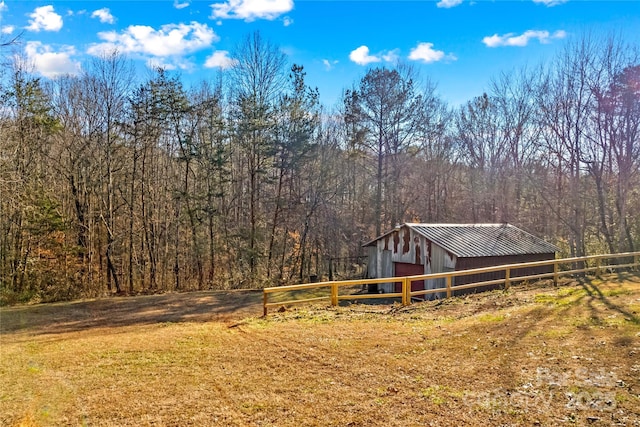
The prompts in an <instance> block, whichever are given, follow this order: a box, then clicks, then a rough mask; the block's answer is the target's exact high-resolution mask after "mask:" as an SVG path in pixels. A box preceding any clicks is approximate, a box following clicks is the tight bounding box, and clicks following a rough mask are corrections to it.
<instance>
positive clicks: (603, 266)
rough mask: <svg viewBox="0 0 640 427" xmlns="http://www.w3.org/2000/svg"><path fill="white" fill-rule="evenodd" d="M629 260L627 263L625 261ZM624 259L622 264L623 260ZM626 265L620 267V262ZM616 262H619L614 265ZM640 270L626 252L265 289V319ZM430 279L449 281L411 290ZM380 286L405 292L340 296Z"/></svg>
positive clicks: (638, 255)
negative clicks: (294, 307) (299, 294)
mask: <svg viewBox="0 0 640 427" xmlns="http://www.w3.org/2000/svg"><path fill="white" fill-rule="evenodd" d="M625 258H626V259H625ZM621 259H622V260H621ZM620 260H621V262H622V263H617V261H620ZM612 261H615V262H612ZM551 265H552V266H553V271H552V272H548V273H542V274H534V275H528V276H512V275H511V272H512V271H513V270H517V269H522V268H527V267H542V266H551ZM639 266H640V252H626V253H619V254H606V255H591V256H584V257H576V258H563V259H554V260H546V261H534V262H525V263H521V264H508V265H499V266H494V267H484V268H475V269H472V270H462V271H449V272H446V273H432V274H422V275H417V276H406V277H383V278H378V279H361V280H343V281H330V282H318V283H306V284H301V285H291V286H278V287H272V288H264V289H263V309H264V315H265V316H266V315H267V313H268V310H269V308H272V307H278V306H283V305H290V304H300V303H308V302H317V301H328V302H330V303H331V305H332V306H336V305H338V303H339V301H342V300H359V299H376V298H380V299H382V298H384V299H388V298H400V299H401V300H402V305H409V304H411V299H412V297H418V296H423V295H429V294H439V293H446V296H447V298H449V297H451V296H452V295H453V292H454V291H458V290H463V289H471V288H476V289H477V288H482V287H486V286H495V285H503V286H504V288H505V289H508V288H509V286H510V285H511V283H512V282H515V281H525V280H532V279H543V278H551V277H553V280H554V283H556V284H557V282H558V278H559V277H560V276H567V275H573V274H578V273H587V272H595V275H596V277H597V276H599V275H600V273H601V272H603V271H605V270H609V271H614V270H618V269H621V268H632V267H636V268H638V267H639ZM497 271H504V278H503V279H497V280H489V281H485V282H477V283H468V284H464V285H454V284H453V283H454V278H455V277H461V276H469V275H473V274H480V273H491V272H497ZM429 279H445V284H446V285H445V286H444V287H441V288H436V289H424V290H417V291H412V290H411V282H414V281H417V280H429ZM378 283H401V284H402V288H401V289H402V290H401V292H390V293H383V294H373V293H364V294H362V293H360V294H342V295H341V294H340V289H341V288H346V287H351V288H353V287H354V286H358V285H361V286H363V287H364V286H365V285H373V284H378ZM323 288H324V289H325V290H328V291H329V294H328V295H326V296H324V295H323V296H320V297H314V298H305V299H297V300H296V299H294V300H287V301H278V302H269V295H270V294H274V293H278V292H291V291H300V290H311V289H323Z"/></svg>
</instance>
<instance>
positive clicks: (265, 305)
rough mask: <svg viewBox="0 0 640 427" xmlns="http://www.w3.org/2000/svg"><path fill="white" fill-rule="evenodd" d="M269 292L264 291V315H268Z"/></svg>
mask: <svg viewBox="0 0 640 427" xmlns="http://www.w3.org/2000/svg"><path fill="white" fill-rule="evenodd" d="M268 297H269V294H267V293H266V292H265V291H264V290H263V291H262V315H263V316H266V315H267V302H268Z"/></svg>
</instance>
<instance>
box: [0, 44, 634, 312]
mask: <svg viewBox="0 0 640 427" xmlns="http://www.w3.org/2000/svg"><path fill="white" fill-rule="evenodd" d="M4 50H5V51H8V49H4ZM638 53H639V51H638V46H629V45H628V44H626V43H625V42H624V40H620V39H619V38H616V37H615V36H609V37H606V38H601V39H598V38H594V37H590V36H588V35H585V36H582V37H580V38H578V39H575V40H573V41H571V42H568V43H566V45H565V46H563V49H562V50H561V53H559V54H558V55H557V56H555V57H553V58H549V59H548V61H547V62H545V63H543V64H537V65H532V66H530V67H528V68H521V69H515V70H504V71H503V72H502V73H500V74H499V75H496V76H495V77H494V78H493V79H492V81H491V83H490V85H489V86H488V88H487V91H486V92H485V93H482V94H477V96H474V97H470V99H469V101H467V102H466V103H464V105H460V106H450V105H448V104H447V102H445V101H444V99H443V97H442V95H441V94H439V93H438V90H437V82H433V81H431V80H430V79H429V77H428V76H424V75H420V74H419V73H418V72H417V71H416V69H415V68H413V67H412V66H411V65H408V64H403V63H398V64H397V65H395V66H393V67H374V68H370V69H368V70H367V71H366V72H365V73H364V75H363V76H362V78H361V79H359V80H358V81H354V82H344V85H345V86H344V87H345V89H344V91H343V95H342V99H341V102H340V103H338V105H337V106H334V107H332V108H328V107H327V106H324V105H322V104H321V102H320V98H319V97H320V94H319V93H318V90H317V89H315V88H314V86H313V82H309V81H307V79H306V75H305V71H304V66H303V65H302V64H290V63H288V61H287V57H286V55H285V54H284V53H282V51H281V50H280V48H279V47H278V46H276V45H273V44H272V43H271V42H270V41H269V40H268V39H266V38H265V37H264V36H263V35H261V34H260V33H252V34H248V35H247V36H246V38H245V39H244V40H241V41H239V43H238V45H237V48H236V50H235V52H233V53H232V57H233V58H234V59H235V65H234V66H233V67H232V68H231V69H229V70H226V71H223V72H219V73H217V74H215V75H214V74H212V76H211V79H210V80H209V81H202V82H201V83H200V84H196V85H193V86H190V87H186V86H185V85H184V84H183V83H182V81H181V79H180V76H179V75H178V74H172V73H171V72H169V71H167V70H163V69H157V70H154V71H153V72H152V73H146V74H145V75H139V73H138V74H136V72H135V71H134V68H133V66H132V64H131V61H130V60H129V59H128V58H127V57H126V56H124V55H121V54H119V53H118V52H112V53H110V54H105V55H103V56H101V57H96V58H95V59H94V60H93V61H92V62H91V63H89V64H86V65H85V66H84V69H83V72H82V74H81V75H80V76H75V77H72V76H66V77H59V78H56V79H54V80H48V79H43V78H40V77H38V76H37V75H36V74H35V73H34V72H33V70H32V69H31V68H30V67H29V64H26V63H24V61H21V60H20V58H19V57H17V56H15V57H14V56H11V55H4V56H3V58H1V60H2V69H1V70H0V82H1V83H0V84H1V86H0V99H1V104H0V105H1V108H0V304H9V303H16V302H29V301H56V300H67V299H74V298H79V297H93V296H101V295H107V294H139V293H154V292H164V291H186V290H205V289H235V288H260V287H263V286H273V285H279V284H287V283H297V282H305V281H308V280H309V279H310V277H314V278H315V277H318V278H325V279H326V278H327V277H328V274H329V268H330V266H331V267H332V268H334V269H335V268H337V267H336V266H337V265H343V266H345V268H346V269H348V267H349V264H350V263H354V262H357V260H358V257H360V256H361V255H362V254H363V249H362V244H364V243H366V242H367V241H369V240H371V239H373V238H374V237H376V236H377V235H380V234H381V233H384V232H385V231H387V230H389V229H390V228H391V227H393V226H395V225H396V224H398V223H403V222H429V223H486V222H491V223H503V222H508V223H511V224H514V225H516V226H518V227H521V228H523V229H525V230H527V231H528V232H530V233H532V234H535V235H537V236H539V237H542V238H545V239H547V240H548V241H549V242H551V243H554V244H556V245H557V246H558V247H559V248H561V253H560V254H559V255H560V256H581V255H586V254H596V253H615V252H625V251H633V250H637V248H638V246H640V194H639V192H640V61H639V56H638ZM472 95H475V94H472Z"/></svg>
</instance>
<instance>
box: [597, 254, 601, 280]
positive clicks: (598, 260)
mask: <svg viewBox="0 0 640 427" xmlns="http://www.w3.org/2000/svg"><path fill="white" fill-rule="evenodd" d="M596 278H598V279H599V278H600V257H598V258H596Z"/></svg>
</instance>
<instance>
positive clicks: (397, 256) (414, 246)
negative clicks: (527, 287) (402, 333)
mask: <svg viewBox="0 0 640 427" xmlns="http://www.w3.org/2000/svg"><path fill="white" fill-rule="evenodd" d="M364 246H365V247H366V248H367V249H368V255H369V262H368V276H369V277H370V278H382V277H402V276H414V275H420V274H430V273H442V272H448V271H460V270H469V269H473V268H481V267H490V266H496V265H504V264H516V263H523V262H532V261H543V260H552V259H554V258H555V254H556V252H557V251H558V248H557V247H556V246H554V245H552V244H550V243H548V242H546V241H544V240H542V239H540V238H538V237H535V236H533V235H531V234H529V233H527V232H526V231H524V230H521V229H519V228H517V227H515V226H513V225H511V224H417V223H406V224H403V225H398V226H396V227H395V228H394V229H393V230H391V231H388V232H387V233H385V234H383V235H382V236H379V237H377V238H375V239H374V240H371V241H370V242H368V243H366V244H365V245H364ZM550 271H553V267H552V266H542V267H534V268H526V269H517V270H514V271H513V272H512V277H517V276H527V275H533V274H542V273H547V272H550ZM502 278H504V272H501V271H498V272H492V273H483V274H477V275H473V276H464V277H456V278H455V281H454V283H453V285H454V286H455V285H461V284H465V283H476V282H482V281H489V280H494V279H502ZM398 286H399V284H397V283H396V284H395V285H394V284H393V283H384V284H379V285H372V286H371V287H370V288H369V292H384V293H388V292H399V291H400V290H399V289H396V288H397V287H398ZM444 286H445V279H444V278H441V279H431V280H420V281H414V282H412V284H411V290H412V291H417V290H422V289H437V288H443V287H444ZM485 289H486V288H485ZM467 292H468V291H467ZM442 296H443V295H442V294H436V295H435V297H442Z"/></svg>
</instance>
